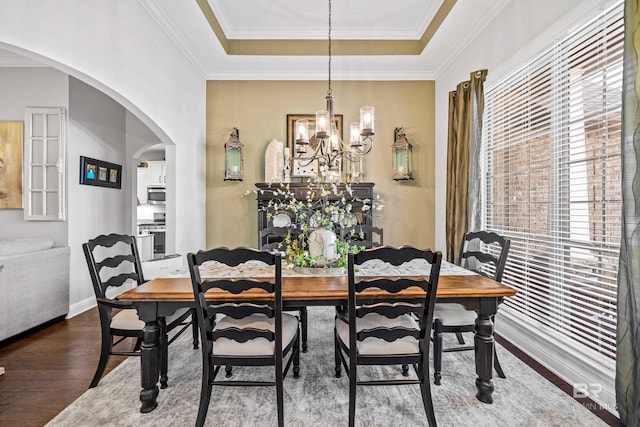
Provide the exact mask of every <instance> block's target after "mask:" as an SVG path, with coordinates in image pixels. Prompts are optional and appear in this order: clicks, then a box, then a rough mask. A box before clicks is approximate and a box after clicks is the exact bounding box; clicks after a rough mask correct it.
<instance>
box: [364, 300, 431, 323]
mask: <svg viewBox="0 0 640 427" xmlns="http://www.w3.org/2000/svg"><path fill="white" fill-rule="evenodd" d="M421 310H422V308H421V305H420V304H402V305H400V304H384V305H381V304H375V305H364V306H360V307H358V308H356V317H364V316H366V315H367V314H371V313H377V314H380V315H382V316H384V317H387V318H389V319H395V318H396V317H400V316H402V315H404V314H415V315H421V314H422V311H421Z"/></svg>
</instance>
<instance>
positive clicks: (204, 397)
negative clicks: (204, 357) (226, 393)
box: [196, 366, 213, 427]
mask: <svg viewBox="0 0 640 427" xmlns="http://www.w3.org/2000/svg"><path fill="white" fill-rule="evenodd" d="M209 369H211V368H210V367H208V366H206V367H204V369H203V370H202V386H201V388H200V405H199V407H198V418H196V427H202V426H203V425H204V420H205V419H206V418H207V410H208V409H209V400H210V399H211V389H212V387H213V385H212V384H211V383H210V382H209Z"/></svg>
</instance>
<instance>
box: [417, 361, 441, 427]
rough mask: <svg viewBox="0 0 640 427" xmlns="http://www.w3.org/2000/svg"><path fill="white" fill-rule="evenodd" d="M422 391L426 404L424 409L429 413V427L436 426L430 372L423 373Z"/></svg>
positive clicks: (423, 400) (424, 403) (423, 402)
mask: <svg viewBox="0 0 640 427" xmlns="http://www.w3.org/2000/svg"><path fill="white" fill-rule="evenodd" d="M421 369H422V368H421ZM420 392H421V394H422V404H423V405H424V411H425V412H426V414H427V421H428V422H429V427H436V426H437V423H436V414H435V412H434V410H433V400H432V399H431V384H429V373H428V372H427V373H426V375H423V378H422V381H421V382H420Z"/></svg>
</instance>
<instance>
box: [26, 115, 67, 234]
mask: <svg viewBox="0 0 640 427" xmlns="http://www.w3.org/2000/svg"><path fill="white" fill-rule="evenodd" d="M25 123H26V132H25V133H26V137H25V150H24V151H25V154H24V167H23V177H24V178H23V181H24V192H23V193H24V194H23V197H24V219H25V220H28V221H64V220H65V219H66V210H65V207H66V202H65V179H64V177H65V165H64V159H65V139H66V119H65V110H64V108H58V107H48V108H32V107H28V108H27V109H26V113H25Z"/></svg>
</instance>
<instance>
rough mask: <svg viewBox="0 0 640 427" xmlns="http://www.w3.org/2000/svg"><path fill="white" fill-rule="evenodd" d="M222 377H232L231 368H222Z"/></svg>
mask: <svg viewBox="0 0 640 427" xmlns="http://www.w3.org/2000/svg"><path fill="white" fill-rule="evenodd" d="M224 373H225V374H224V377H225V378H231V376H232V375H233V366H229V365H227V366H225V367H224Z"/></svg>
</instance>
